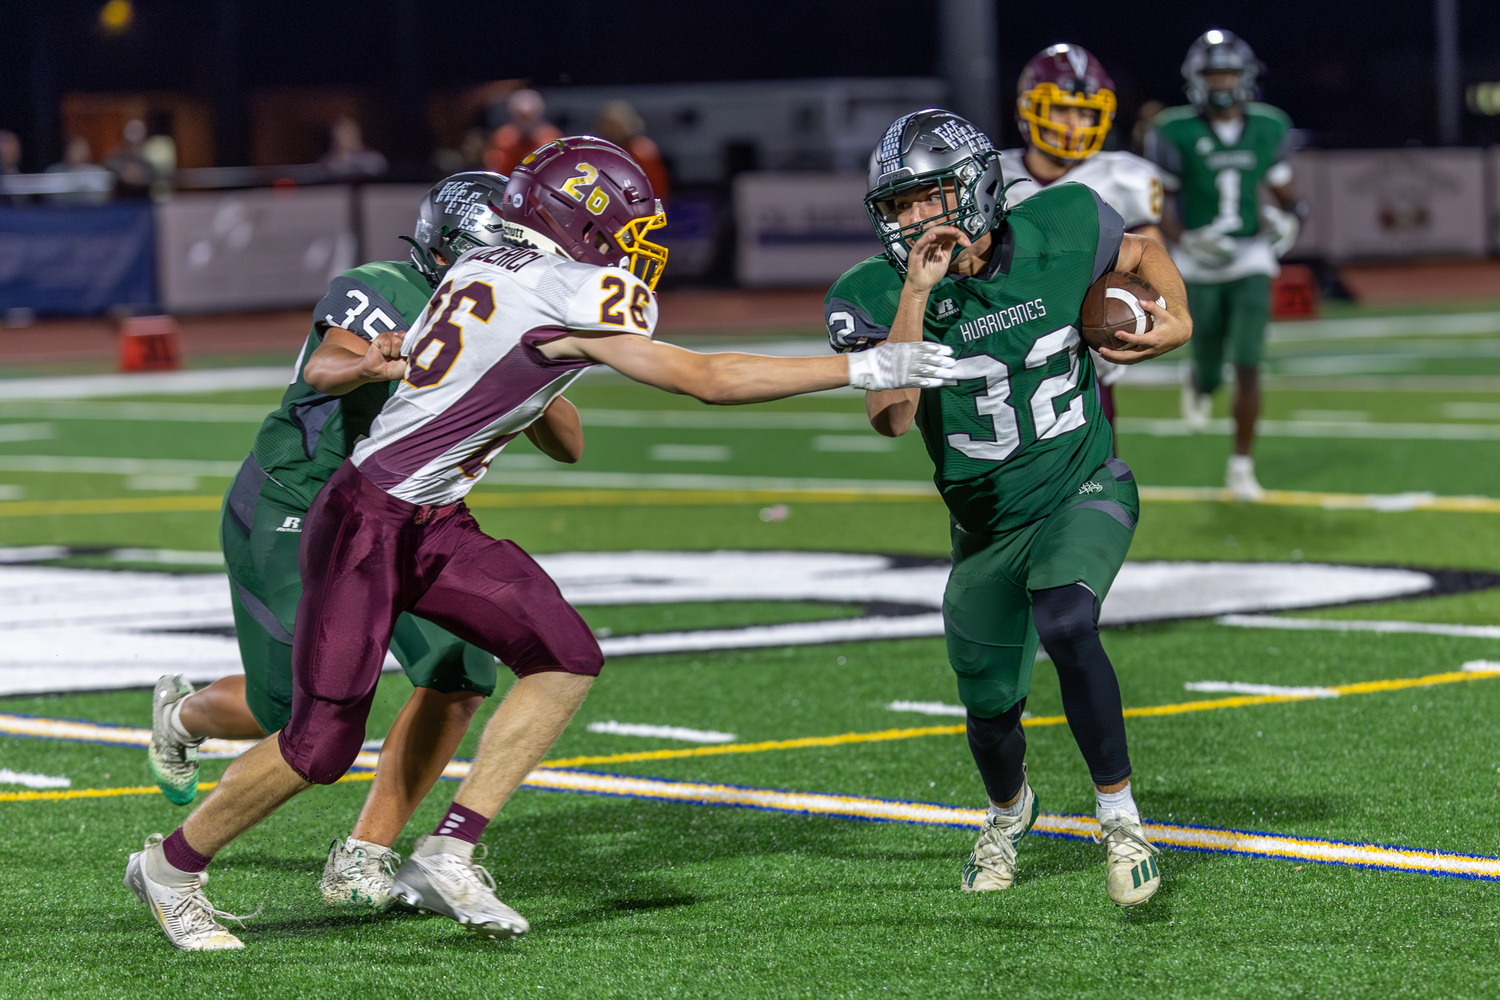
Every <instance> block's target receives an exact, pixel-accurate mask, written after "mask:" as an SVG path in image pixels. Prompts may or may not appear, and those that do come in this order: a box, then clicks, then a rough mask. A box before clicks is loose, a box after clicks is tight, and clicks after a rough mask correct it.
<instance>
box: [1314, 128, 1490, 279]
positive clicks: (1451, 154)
mask: <svg viewBox="0 0 1500 1000" xmlns="http://www.w3.org/2000/svg"><path fill="white" fill-rule="evenodd" d="M1320 158H1321V159H1322V160H1323V164H1324V170H1325V171H1326V174H1325V179H1324V187H1323V190H1322V191H1321V192H1319V193H1320V194H1323V195H1324V197H1323V198H1320V199H1319V201H1321V202H1323V203H1322V204H1319V203H1314V205H1313V209H1314V211H1318V212H1326V213H1327V215H1328V223H1327V226H1326V227H1325V229H1324V232H1323V233H1322V234H1321V235H1322V238H1323V240H1324V241H1325V242H1324V250H1325V252H1326V254H1327V255H1328V256H1329V257H1330V258H1332V259H1334V260H1338V261H1347V260H1358V259H1367V258H1380V257H1387V258H1395V257H1419V256H1433V255H1453V256H1481V255H1483V254H1484V253H1485V252H1486V250H1487V249H1488V247H1489V236H1490V234H1489V221H1488V219H1487V213H1486V210H1485V204H1486V199H1485V190H1484V187H1485V182H1484V155H1483V153H1482V152H1481V151H1480V150H1477V149H1389V150H1359V151H1355V150H1349V151H1342V150H1340V151H1330V152H1325V153H1322V154H1320Z"/></svg>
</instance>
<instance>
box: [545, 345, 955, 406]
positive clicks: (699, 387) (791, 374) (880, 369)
mask: <svg viewBox="0 0 1500 1000" xmlns="http://www.w3.org/2000/svg"><path fill="white" fill-rule="evenodd" d="M538 347H539V349H540V350H541V352H542V353H543V354H545V355H546V356H547V357H549V358H553V359H555V360H556V359H572V360H582V361H592V362H594V363H596V364H601V365H608V366H609V367H611V368H613V369H614V370H615V371H617V372H619V373H620V374H622V375H625V376H627V377H629V378H633V379H635V380H636V381H637V382H643V383H645V384H646V385H651V386H655V387H656V388H658V389H665V390H666V391H667V392H675V393H679V394H681V395H684V396H692V397H693V398H694V399H697V400H699V401H701V402H704V403H712V404H718V405H733V404H737V403H763V402H767V401H769V400H773V399H782V398H784V397H786V396H795V395H799V394H801V393H805V392H820V391H822V390H824V389H839V388H842V387H844V386H846V385H856V386H866V385H885V384H887V383H892V382H893V383H895V384H898V385H899V384H913V385H920V384H926V383H928V382H930V383H931V384H932V385H939V384H941V382H942V375H941V373H942V372H943V371H944V370H945V369H946V368H948V367H951V365H952V361H951V359H950V358H949V357H948V356H947V355H948V354H951V353H952V352H951V351H949V350H948V349H947V348H943V347H941V346H940V345H937V344H920V345H911V346H910V347H904V348H903V347H901V346H900V345H890V346H889V349H886V350H884V351H882V348H876V349H874V350H873V351H868V352H865V353H866V354H868V355H870V356H869V357H860V356H858V355H846V356H835V357H816V358H772V357H765V356H762V355H759V354H737V353H725V354H699V353H697V352H696V351H689V350H686V349H685V348H681V347H676V346H673V345H672V344H663V343H659V342H657V341H654V340H651V339H649V338H646V337H642V336H639V335H636V334H629V333H626V334H611V333H574V334H571V335H569V336H565V337H559V338H557V339H556V340H549V341H547V342H546V343H544V344H540V345H538ZM882 347H885V345H882Z"/></svg>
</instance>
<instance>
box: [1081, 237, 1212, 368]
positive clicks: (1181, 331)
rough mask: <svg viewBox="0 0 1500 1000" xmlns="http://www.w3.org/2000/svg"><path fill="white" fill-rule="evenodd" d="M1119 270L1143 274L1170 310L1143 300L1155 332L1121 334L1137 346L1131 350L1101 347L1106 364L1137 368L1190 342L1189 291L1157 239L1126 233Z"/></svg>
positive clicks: (1191, 333)
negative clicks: (1139, 364) (1110, 362)
mask: <svg viewBox="0 0 1500 1000" xmlns="http://www.w3.org/2000/svg"><path fill="white" fill-rule="evenodd" d="M1115 269H1116V270H1117V271H1129V272H1131V273H1132V274H1139V275H1140V276H1141V277H1142V278H1145V279H1146V280H1147V281H1149V282H1150V283H1151V285H1152V286H1153V287H1154V288H1155V289H1156V290H1157V291H1158V292H1160V293H1161V296H1162V298H1164V299H1166V300H1167V305H1166V308H1162V307H1161V306H1159V305H1157V304H1156V303H1155V302H1148V301H1146V300H1144V299H1143V300H1142V301H1141V308H1142V309H1145V310H1146V311H1147V312H1149V313H1150V314H1151V317H1152V320H1153V322H1152V325H1151V329H1150V330H1147V331H1146V332H1145V333H1121V334H1119V337H1120V339H1121V340H1128V341H1129V342H1130V343H1132V344H1134V345H1136V346H1135V347H1133V348H1131V349H1130V350H1128V351H1116V350H1111V349H1109V348H1101V349H1100V351H1099V354H1100V355H1101V356H1102V357H1103V358H1104V359H1105V360H1106V361H1113V362H1114V363H1115V364H1120V365H1133V364H1137V363H1138V362H1141V361H1145V360H1147V359H1148V358H1157V357H1160V356H1161V355H1163V354H1166V353H1167V352H1168V351H1171V350H1175V349H1177V348H1179V347H1181V346H1182V345H1183V344H1186V343H1187V342H1188V339H1189V338H1190V337H1192V335H1193V317H1192V316H1191V314H1189V313H1188V306H1187V288H1186V287H1184V285H1183V283H1182V274H1181V273H1180V272H1178V270H1177V265H1176V264H1174V263H1172V258H1171V256H1170V255H1169V254H1168V253H1167V251H1166V250H1165V249H1164V248H1163V247H1162V245H1161V244H1160V243H1157V242H1156V241H1155V240H1151V239H1148V238H1146V237H1144V236H1138V235H1135V234H1132V233H1126V234H1125V237H1124V239H1123V240H1121V242H1120V256H1119V259H1118V261H1117V263H1116V264H1115Z"/></svg>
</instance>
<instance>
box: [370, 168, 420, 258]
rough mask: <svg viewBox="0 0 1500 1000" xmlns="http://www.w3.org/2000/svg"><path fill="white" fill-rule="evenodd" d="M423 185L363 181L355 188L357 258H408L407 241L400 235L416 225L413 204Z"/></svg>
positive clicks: (405, 234)
mask: <svg viewBox="0 0 1500 1000" xmlns="http://www.w3.org/2000/svg"><path fill="white" fill-rule="evenodd" d="M427 188H428V185H426V184H366V185H364V186H363V187H361V188H359V189H358V191H359V193H358V195H357V197H358V198H359V217H360V230H359V258H360V263H366V262H368V261H372V260H410V259H411V244H410V243H407V242H404V241H403V240H402V239H401V237H402V236H410V235H412V232H413V230H415V229H416V226H417V206H418V205H420V204H421V203H422V196H423V195H425V194H426V193H427Z"/></svg>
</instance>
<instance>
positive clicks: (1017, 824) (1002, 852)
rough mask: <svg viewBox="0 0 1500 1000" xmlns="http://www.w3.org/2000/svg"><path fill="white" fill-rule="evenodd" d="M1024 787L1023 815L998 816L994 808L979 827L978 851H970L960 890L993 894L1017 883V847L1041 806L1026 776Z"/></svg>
mask: <svg viewBox="0 0 1500 1000" xmlns="http://www.w3.org/2000/svg"><path fill="white" fill-rule="evenodd" d="M1021 780H1022V782H1023V784H1022V785H1021V813H1020V815H1019V816H1005V815H1001V814H999V813H997V812H996V811H995V809H994V807H993V806H992V807H991V808H990V809H989V810H988V811H987V812H986V813H985V816H984V822H983V823H982V824H980V827H979V840H978V841H976V842H975V844H974V850H973V851H971V852H969V859H968V860H967V861H965V862H964V870H963V875H962V876H960V878H959V887H960V888H962V889H963V890H964V892H991V891H993V890H996V889H1009V888H1010V887H1011V884H1012V883H1014V882H1015V880H1016V845H1017V844H1019V843H1020V842H1021V838H1022V837H1024V836H1026V832H1027V831H1028V830H1030V829H1031V825H1032V824H1033V823H1035V822H1036V817H1037V812H1038V810H1039V807H1038V805H1037V800H1036V793H1035V792H1033V791H1032V790H1031V783H1030V782H1028V781H1026V779H1025V777H1024V772H1023V777H1022V779H1021Z"/></svg>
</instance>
